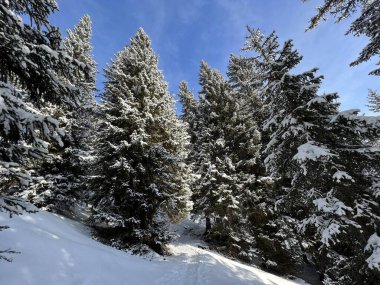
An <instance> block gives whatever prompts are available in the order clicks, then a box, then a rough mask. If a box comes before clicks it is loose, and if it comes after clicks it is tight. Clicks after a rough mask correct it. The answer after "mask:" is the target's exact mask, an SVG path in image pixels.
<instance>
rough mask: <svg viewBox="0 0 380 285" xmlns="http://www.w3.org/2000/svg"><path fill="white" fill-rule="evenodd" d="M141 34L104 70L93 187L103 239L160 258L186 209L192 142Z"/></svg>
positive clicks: (96, 219)
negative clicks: (143, 249) (146, 250)
mask: <svg viewBox="0 0 380 285" xmlns="http://www.w3.org/2000/svg"><path fill="white" fill-rule="evenodd" d="M157 61H158V60H157V56H156V55H155V54H154V52H153V50H152V48H151V42H150V40H149V38H148V36H147V35H146V34H145V32H144V31H143V29H140V30H139V31H138V32H137V34H136V35H135V37H134V38H132V39H131V42H130V45H129V46H126V47H125V48H124V49H123V50H122V51H121V52H119V53H118V54H117V55H116V58H115V59H114V61H113V62H112V64H111V65H110V66H109V67H108V68H107V69H106V70H105V72H106V83H105V91H104V93H103V94H102V100H103V103H104V106H102V108H101V111H102V112H101V115H102V118H103V120H102V122H101V124H100V126H99V131H98V134H97V136H98V142H97V152H96V154H97V158H96V161H95V165H94V175H95V177H94V179H93V182H92V189H93V190H94V191H95V193H94V204H95V209H96V213H95V214H94V215H93V216H92V218H91V220H92V224H93V225H94V227H95V228H96V229H98V232H99V235H100V236H101V237H103V238H106V239H108V240H111V241H114V244H115V245H117V246H121V247H128V246H132V245H137V246H139V245H148V246H149V247H151V248H152V249H154V250H155V251H157V252H163V250H164V243H165V242H166V241H167V239H168V237H167V231H166V227H167V226H168V223H169V221H174V222H176V221H179V220H180V219H182V218H183V217H184V216H185V215H186V214H187V213H188V210H189V207H188V206H189V204H188V202H189V201H188V198H189V187H188V180H189V175H190V173H189V168H188V166H187V165H186V163H185V159H186V155H187V153H186V150H187V147H188V136H187V134H186V127H185V125H184V123H182V122H181V121H180V120H179V119H178V118H177V117H176V114H175V110H174V109H173V103H174V101H173V98H172V97H171V96H170V95H169V93H168V90H167V84H166V82H165V81H164V79H163V75H162V73H161V72H160V71H159V69H158V67H157Z"/></svg>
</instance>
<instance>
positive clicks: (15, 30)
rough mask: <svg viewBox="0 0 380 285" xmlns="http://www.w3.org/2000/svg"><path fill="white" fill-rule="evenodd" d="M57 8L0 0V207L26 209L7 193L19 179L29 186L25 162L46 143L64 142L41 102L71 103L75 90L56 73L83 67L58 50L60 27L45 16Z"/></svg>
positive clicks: (39, 153) (43, 152)
mask: <svg viewBox="0 0 380 285" xmlns="http://www.w3.org/2000/svg"><path fill="white" fill-rule="evenodd" d="M56 10H57V3H56V2H55V1H54V0H50V1H42V0H32V1H16V0H2V1H0V181H1V182H0V211H3V210H5V211H8V212H11V213H16V214H20V213H22V210H28V208H27V206H26V205H24V204H23V202H22V200H20V199H18V198H15V197H12V196H9V195H10V194H13V192H14V188H17V187H18V186H19V185H20V183H21V184H22V185H29V184H30V182H31V180H32V179H31V175H30V172H29V171H28V170H27V168H26V166H27V165H29V164H30V163H31V162H32V161H36V160H38V159H41V158H44V157H46V155H47V154H48V148H49V143H54V142H55V143H57V144H58V145H63V142H62V140H61V137H62V136H63V134H64V132H63V130H62V129H61V128H60V127H59V122H58V121H57V120H56V119H54V118H53V117H52V116H51V114H49V113H46V112H45V113H44V112H43V111H42V106H43V105H44V104H45V103H46V102H49V103H52V104H65V105H74V104H75V103H73V102H75V100H76V98H77V97H78V94H79V90H78V89H77V88H75V87H74V86H73V85H71V84H70V83H67V82H63V81H61V80H59V79H58V78H57V77H56V73H57V72H59V73H61V74H65V75H66V76H68V75H70V74H75V73H76V72H79V71H81V72H86V70H87V69H86V68H85V67H83V66H82V65H81V64H80V63H79V62H77V61H75V60H73V58H71V57H70V56H68V55H67V54H66V53H65V52H64V51H63V50H62V49H61V38H60V34H59V31H58V29H57V28H55V27H54V26H51V25H50V23H49V20H48V17H49V15H50V14H51V13H52V12H54V11H56ZM21 16H23V18H22V17H21ZM27 17H29V20H30V21H29V22H30V23H26V22H25V21H24V19H25V18H27Z"/></svg>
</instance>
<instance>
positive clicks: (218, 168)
mask: <svg viewBox="0 0 380 285" xmlns="http://www.w3.org/2000/svg"><path fill="white" fill-rule="evenodd" d="M199 81H200V85H201V87H202V90H201V91H200V96H201V100H200V105H199V114H200V117H201V120H199V124H200V126H201V128H200V136H197V140H196V142H195V149H196V153H197V160H198V161H196V164H197V165H198V168H197V172H196V177H197V179H196V181H195V183H194V185H195V187H194V189H193V191H194V195H193V201H194V205H195V206H194V212H195V213H198V214H203V215H204V216H205V218H206V237H207V239H209V240H210V241H211V242H213V243H215V244H219V245H222V246H226V247H227V251H228V252H229V253H231V254H234V255H235V256H240V257H243V256H244V255H247V250H248V249H249V243H248V242H247V238H248V237H247V236H246V235H245V233H244V230H243V228H244V226H243V225H244V218H242V216H243V214H244V212H245V210H246V209H245V206H247V203H246V202H245V201H247V200H248V198H251V195H252V192H254V191H255V184H256V173H257V172H256V167H257V164H258V160H259V150H260V147H261V145H260V133H259V131H258V128H257V125H256V123H255V122H254V121H252V120H250V119H249V118H247V117H246V116H245V113H244V112H241V110H242V106H241V105H240V103H241V102H240V101H239V100H237V98H238V96H237V94H236V93H234V91H233V89H232V88H231V87H230V85H229V84H228V82H227V81H226V80H225V79H224V78H223V76H222V75H221V74H220V73H219V72H218V71H216V70H214V69H212V68H210V67H208V65H207V64H206V63H205V62H202V63H201V71H200V78H199Z"/></svg>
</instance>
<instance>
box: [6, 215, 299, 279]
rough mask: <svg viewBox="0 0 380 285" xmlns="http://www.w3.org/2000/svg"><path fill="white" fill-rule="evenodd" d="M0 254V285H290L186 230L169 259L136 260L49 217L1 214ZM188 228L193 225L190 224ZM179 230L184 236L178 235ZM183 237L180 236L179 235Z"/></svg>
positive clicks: (79, 227) (81, 229)
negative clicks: (3, 257)
mask: <svg viewBox="0 0 380 285" xmlns="http://www.w3.org/2000/svg"><path fill="white" fill-rule="evenodd" d="M0 223H1V224H7V225H9V226H10V228H9V229H8V230H6V231H4V232H2V236H1V243H0V244H1V248H4V247H12V249H13V250H16V251H19V252H20V254H14V255H13V256H12V257H13V262H9V263H8V262H2V263H1V266H0V284H7V285H21V284H23V285H26V284H28V285H50V284H54V285H60V284H62V285H74V284H75V285H104V284H113V285H119V284H120V285H129V284H130V285H139V284H141V285H147V284H151V285H153V284H156V285H179V284H189V285H190V284H194V285H195V284H196V285H202V284H210V285H211V284H218V285H223V284H225V285H230V284H234V285H240V284H241V285H243V284H250V285H263V284H266V285H275V284H279V285H291V284H306V283H304V282H302V281H298V282H295V281H291V280H287V279H283V278H281V277H278V276H275V275H272V274H270V273H267V272H264V271H262V270H260V269H257V268H254V267H251V266H247V265H243V264H241V263H238V262H236V261H233V260H230V259H227V258H225V257H223V256H222V255H220V254H217V253H215V252H212V251H209V250H206V249H203V246H202V248H200V247H198V245H200V243H201V241H199V240H197V239H196V238H195V237H192V236H191V235H190V234H189V233H188V231H185V232H184V227H186V228H187V226H186V225H183V224H182V225H180V226H178V233H179V235H178V238H177V239H176V240H175V241H174V242H173V243H171V244H170V245H169V247H170V250H171V251H172V253H173V254H172V255H171V256H167V257H162V256H158V255H155V256H152V255H150V256H136V255H131V254H130V253H127V252H124V251H120V250H117V249H115V248H112V247H109V246H106V245H104V244H101V243H99V242H97V241H95V240H93V239H92V238H91V237H90V233H89V229H88V228H86V227H84V226H83V225H81V224H79V223H78V222H75V221H73V220H70V219H67V218H64V217H62V216H59V215H55V214H51V213H49V212H44V211H40V212H38V213H36V214H24V215H21V216H14V217H13V218H9V217H8V215H7V214H5V213H1V216H0ZM188 225H191V223H190V222H188ZM181 229H182V230H181ZM181 232H182V233H181Z"/></svg>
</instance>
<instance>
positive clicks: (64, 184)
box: [26, 15, 96, 215]
mask: <svg viewBox="0 0 380 285" xmlns="http://www.w3.org/2000/svg"><path fill="white" fill-rule="evenodd" d="M67 34H68V36H67V38H66V39H65V40H64V42H63V46H64V50H65V52H66V53H67V55H68V56H70V57H71V58H73V59H74V60H76V61H77V62H78V63H79V62H80V64H82V65H84V66H86V72H84V71H81V70H79V72H77V73H76V74H70V75H69V76H66V77H65V76H63V75H61V76H60V78H61V80H62V81H65V82H67V83H68V84H71V85H74V86H76V88H78V89H79V91H80V96H78V97H77V98H76V104H75V105H76V107H75V108H71V106H62V105H52V104H50V105H48V106H45V108H46V109H47V110H48V111H50V112H52V113H53V114H54V116H55V117H57V118H58V119H59V120H60V122H61V126H62V127H63V128H64V129H65V137H64V139H63V143H64V147H63V148H62V147H59V146H56V147H54V148H52V149H51V154H50V155H49V157H47V158H46V159H45V160H44V161H43V163H41V164H39V165H37V166H36V168H37V170H36V177H35V181H36V183H34V185H33V191H31V190H30V188H29V189H28V190H27V191H26V193H28V197H29V199H31V200H32V201H33V202H34V203H35V204H36V205H38V206H44V207H45V208H48V209H50V210H54V211H58V212H60V213H63V214H66V215H74V214H75V213H74V212H73V211H74V210H75V207H77V206H78V203H80V202H81V201H80V200H82V199H83V197H82V196H84V195H86V191H85V186H86V185H85V182H86V178H85V177H86V173H87V168H88V165H87V164H88V163H87V160H88V159H87V158H88V157H89V151H90V146H89V135H90V131H91V129H92V125H93V121H94V120H95V118H94V112H95V108H96V102H95V97H94V91H95V90H96V88H95V75H96V63H95V61H94V59H93V58H92V54H91V52H92V45H91V42H90V40H91V35H92V28H91V19H90V17H89V16H88V15H85V16H84V17H82V18H81V19H80V21H79V23H78V25H77V26H76V27H75V28H74V30H73V31H71V30H68V32H67ZM58 75H59V74H58Z"/></svg>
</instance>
